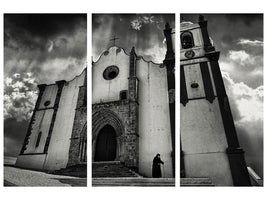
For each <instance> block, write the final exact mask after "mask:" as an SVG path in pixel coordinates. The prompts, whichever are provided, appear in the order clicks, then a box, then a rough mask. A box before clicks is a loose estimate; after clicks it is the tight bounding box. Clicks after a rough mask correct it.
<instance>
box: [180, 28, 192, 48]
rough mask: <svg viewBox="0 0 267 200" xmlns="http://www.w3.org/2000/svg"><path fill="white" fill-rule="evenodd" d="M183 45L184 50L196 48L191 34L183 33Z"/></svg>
mask: <svg viewBox="0 0 267 200" xmlns="http://www.w3.org/2000/svg"><path fill="white" fill-rule="evenodd" d="M180 39H181V43H182V48H183V49H189V48H192V47H194V40H193V35H192V33H191V32H188V31H186V32H183V33H182V34H181V38H180Z"/></svg>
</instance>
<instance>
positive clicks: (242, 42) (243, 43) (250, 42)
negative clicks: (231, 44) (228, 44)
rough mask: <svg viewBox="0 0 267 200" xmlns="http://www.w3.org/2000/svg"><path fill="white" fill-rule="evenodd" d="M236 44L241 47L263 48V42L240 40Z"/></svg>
mask: <svg viewBox="0 0 267 200" xmlns="http://www.w3.org/2000/svg"><path fill="white" fill-rule="evenodd" d="M237 43H238V44H241V45H250V46H261V47H262V46H263V41H260V40H249V39H240V40H239V41H238V42H237Z"/></svg>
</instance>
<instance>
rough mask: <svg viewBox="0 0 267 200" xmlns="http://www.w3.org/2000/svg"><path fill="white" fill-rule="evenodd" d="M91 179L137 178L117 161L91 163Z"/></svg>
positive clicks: (136, 175)
mask: <svg viewBox="0 0 267 200" xmlns="http://www.w3.org/2000/svg"><path fill="white" fill-rule="evenodd" d="M92 177H93V178H104V177H138V174H136V173H135V172H133V171H132V170H130V169H129V168H127V167H125V166H124V165H123V164H122V163H121V162H119V161H112V162H93V165H92Z"/></svg>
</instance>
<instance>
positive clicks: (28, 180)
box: [4, 166, 87, 187]
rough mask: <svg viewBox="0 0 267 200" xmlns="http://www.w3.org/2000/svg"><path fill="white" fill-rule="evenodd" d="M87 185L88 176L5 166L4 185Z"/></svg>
mask: <svg viewBox="0 0 267 200" xmlns="http://www.w3.org/2000/svg"><path fill="white" fill-rule="evenodd" d="M86 185H87V179H86V178H77V177H71V176H61V175H52V174H47V173H45V172H38V171H32V170H26V169H20V168H16V167H12V166H5V167H4V186H39V187H40V186H59V187H65V186H83V187H85V186H86Z"/></svg>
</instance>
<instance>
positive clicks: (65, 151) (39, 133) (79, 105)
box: [15, 68, 87, 171]
mask: <svg viewBox="0 0 267 200" xmlns="http://www.w3.org/2000/svg"><path fill="white" fill-rule="evenodd" d="M86 71H87V70H86V68H85V69H84V70H83V72H82V73H81V74H80V75H79V76H76V77H75V78H73V79H72V80H70V81H65V80H61V81H57V82H56V83H55V84H50V85H46V84H42V85H38V88H39V95H38V99H37V102H36V104H35V108H34V110H33V114H32V118H31V121H30V124H29V128H28V131H27V134H26V137H25V140H24V143H23V146H22V149H21V152H20V155H19V156H18V158H17V161H16V164H15V165H16V166H18V167H22V168H28V169H36V170H49V171H50V170H51V171H54V170H59V169H62V168H66V167H70V166H75V165H79V164H86V161H87V157H86V156H87V153H86V152H87V114H86V112H87V96H86V94H87V92H86V88H87V80H86V76H87V75H86Z"/></svg>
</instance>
